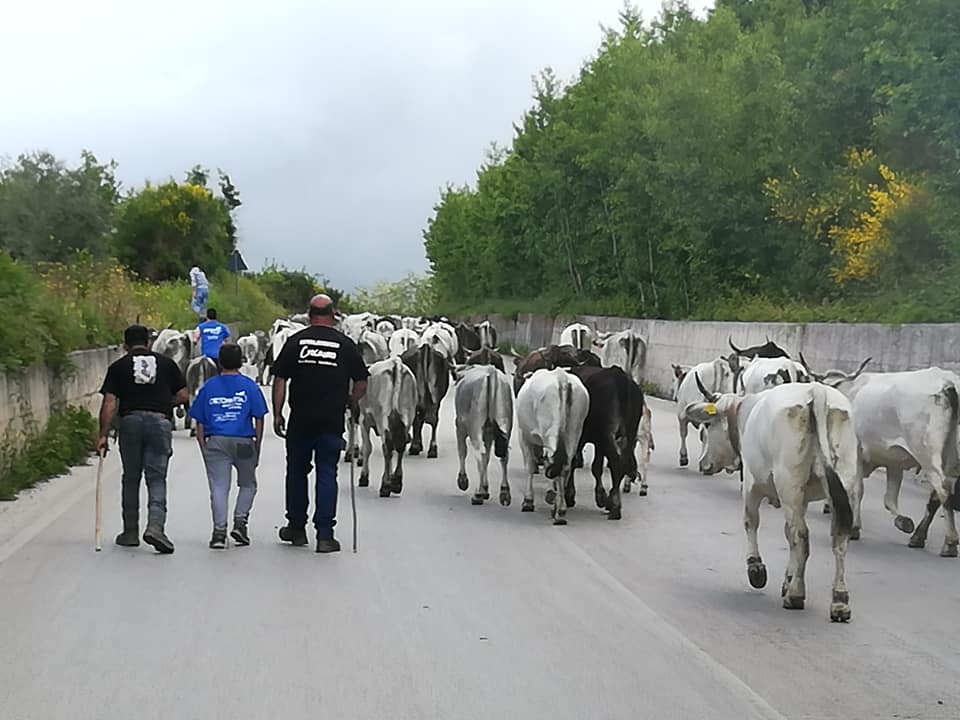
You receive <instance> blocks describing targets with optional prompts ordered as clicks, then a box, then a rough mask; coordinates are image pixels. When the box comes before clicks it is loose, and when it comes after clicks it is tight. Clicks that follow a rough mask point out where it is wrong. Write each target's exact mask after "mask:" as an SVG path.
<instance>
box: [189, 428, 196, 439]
mask: <svg viewBox="0 0 960 720" xmlns="http://www.w3.org/2000/svg"><path fill="white" fill-rule="evenodd" d="M196 436H197V429H196V428H190V437H196Z"/></svg>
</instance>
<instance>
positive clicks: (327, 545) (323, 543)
mask: <svg viewBox="0 0 960 720" xmlns="http://www.w3.org/2000/svg"><path fill="white" fill-rule="evenodd" d="M317 552H318V553H335V552H340V541H339V540H337V539H335V538H327V539H325V540H321V539H320V538H317Z"/></svg>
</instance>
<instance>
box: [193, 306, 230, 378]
mask: <svg viewBox="0 0 960 720" xmlns="http://www.w3.org/2000/svg"><path fill="white" fill-rule="evenodd" d="M197 336H198V337H199V340H200V352H201V353H202V354H204V355H206V356H207V357H208V358H210V359H211V360H213V361H214V362H215V363H217V367H219V366H220V365H219V358H220V346H221V345H223V344H224V343H225V342H226V341H227V340H229V339H230V328H228V327H227V326H226V325H224V324H223V323H222V322H220V321H219V320H217V311H216V310H214V309H213V308H210V309H209V310H207V321H206V322H202V323H200V324H199V325H197Z"/></svg>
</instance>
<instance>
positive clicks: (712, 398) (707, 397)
mask: <svg viewBox="0 0 960 720" xmlns="http://www.w3.org/2000/svg"><path fill="white" fill-rule="evenodd" d="M693 377H694V379H695V380H696V381H697V387H698V388H700V392H701V393H702V394H703V398H704V399H705V400H706V401H707V402H714V401H715V400H716V399H717V396H716V395H715V394H714V393H711V392H710V391H709V390H707V389H706V388H705V387H704V386H703V383H702V382H701V381H700V373H698V372H695V373H694V374H693Z"/></svg>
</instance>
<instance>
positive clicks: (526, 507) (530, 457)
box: [520, 439, 537, 512]
mask: <svg viewBox="0 0 960 720" xmlns="http://www.w3.org/2000/svg"><path fill="white" fill-rule="evenodd" d="M520 453H521V455H522V456H523V465H524V467H525V468H526V469H527V488H526V491H525V492H524V493H523V505H522V506H521V508H520V509H521V510H522V511H523V512H533V509H534V505H533V475H534V473H535V472H536V470H537V456H536V454H535V453H534V451H533V448H531V447H530V446H529V445H528V444H527V442H526V440H523V439H521V440H520Z"/></svg>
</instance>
